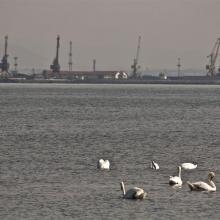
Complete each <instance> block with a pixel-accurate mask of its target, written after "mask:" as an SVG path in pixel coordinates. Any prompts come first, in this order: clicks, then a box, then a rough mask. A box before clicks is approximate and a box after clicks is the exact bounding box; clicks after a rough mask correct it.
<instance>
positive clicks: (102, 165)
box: [97, 159, 110, 170]
mask: <svg viewBox="0 0 220 220" xmlns="http://www.w3.org/2000/svg"><path fill="white" fill-rule="evenodd" d="M97 167H98V169H101V170H109V169H110V162H109V160H103V159H100V160H99V161H98V163H97Z"/></svg>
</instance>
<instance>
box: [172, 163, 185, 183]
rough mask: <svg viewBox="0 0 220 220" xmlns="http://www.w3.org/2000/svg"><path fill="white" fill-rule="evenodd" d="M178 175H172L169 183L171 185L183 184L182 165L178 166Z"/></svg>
mask: <svg viewBox="0 0 220 220" xmlns="http://www.w3.org/2000/svg"><path fill="white" fill-rule="evenodd" d="M178 172H179V173H178V176H170V179H169V184H170V185H171V186H174V185H175V186H182V184H183V182H182V179H181V167H180V166H178Z"/></svg>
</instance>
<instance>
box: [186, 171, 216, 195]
mask: <svg viewBox="0 0 220 220" xmlns="http://www.w3.org/2000/svg"><path fill="white" fill-rule="evenodd" d="M214 177H215V173H214V172H210V173H209V174H208V183H205V182H202V181H199V182H195V183H191V182H189V181H188V182H187V184H188V186H189V188H190V189H191V190H194V191H208V192H215V191H216V186H215V183H214V182H213V181H212V180H213V178H214Z"/></svg>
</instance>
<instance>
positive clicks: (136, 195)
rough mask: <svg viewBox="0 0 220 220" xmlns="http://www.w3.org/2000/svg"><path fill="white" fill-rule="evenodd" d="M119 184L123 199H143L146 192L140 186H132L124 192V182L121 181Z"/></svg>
mask: <svg viewBox="0 0 220 220" xmlns="http://www.w3.org/2000/svg"><path fill="white" fill-rule="evenodd" d="M120 185H121V190H122V193H123V198H125V199H144V198H146V196H147V193H146V192H145V191H144V190H143V189H141V188H138V187H133V188H131V189H129V190H128V191H127V192H126V191H125V185H124V182H121V183H120Z"/></svg>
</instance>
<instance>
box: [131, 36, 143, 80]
mask: <svg viewBox="0 0 220 220" xmlns="http://www.w3.org/2000/svg"><path fill="white" fill-rule="evenodd" d="M140 47H141V36H139V37H138V45H137V52H136V57H135V58H134V61H133V65H132V66H131V69H132V78H134V79H136V78H138V74H137V71H138V69H140V65H138V61H139V60H138V59H139V54H140Z"/></svg>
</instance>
